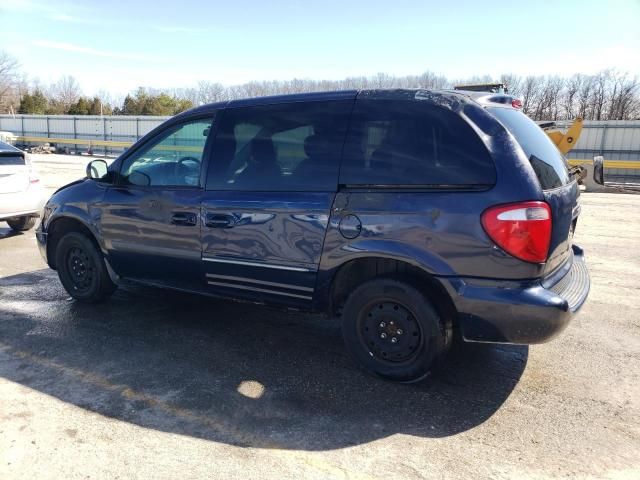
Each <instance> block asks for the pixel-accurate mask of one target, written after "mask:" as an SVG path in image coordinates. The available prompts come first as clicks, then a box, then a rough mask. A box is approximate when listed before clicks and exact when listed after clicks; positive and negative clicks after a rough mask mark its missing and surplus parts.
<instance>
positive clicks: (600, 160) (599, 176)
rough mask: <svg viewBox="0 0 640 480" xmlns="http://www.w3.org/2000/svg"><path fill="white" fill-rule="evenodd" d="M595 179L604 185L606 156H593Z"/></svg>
mask: <svg viewBox="0 0 640 480" xmlns="http://www.w3.org/2000/svg"><path fill="white" fill-rule="evenodd" d="M593 181H594V182H596V183H597V184H599V185H604V157H603V156H601V155H598V156H596V157H593Z"/></svg>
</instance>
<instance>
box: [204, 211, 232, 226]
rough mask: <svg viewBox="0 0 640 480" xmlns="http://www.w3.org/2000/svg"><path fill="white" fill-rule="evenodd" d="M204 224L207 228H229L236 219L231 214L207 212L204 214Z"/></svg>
mask: <svg viewBox="0 0 640 480" xmlns="http://www.w3.org/2000/svg"><path fill="white" fill-rule="evenodd" d="M204 224H205V226H207V227H209V228H231V227H233V226H234V225H235V224H236V220H235V218H234V217H233V215H216V214H211V213H209V214H207V216H206V219H205V223H204Z"/></svg>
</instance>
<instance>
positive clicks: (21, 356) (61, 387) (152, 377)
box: [0, 157, 640, 480]
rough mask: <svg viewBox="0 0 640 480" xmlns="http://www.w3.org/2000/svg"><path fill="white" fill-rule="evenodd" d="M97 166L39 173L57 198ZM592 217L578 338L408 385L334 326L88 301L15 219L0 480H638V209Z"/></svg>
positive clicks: (213, 306) (4, 321)
mask: <svg viewBox="0 0 640 480" xmlns="http://www.w3.org/2000/svg"><path fill="white" fill-rule="evenodd" d="M85 161H86V158H84V159H80V158H75V159H74V158H69V157H65V158H55V157H38V159H37V165H38V167H39V169H40V171H41V173H42V178H43V181H44V183H45V185H46V186H47V187H49V188H54V187H56V186H58V185H60V184H62V183H64V182H65V181H68V180H70V179H73V178H74V177H76V176H78V175H81V173H82V171H83V169H84V163H85ZM63 162H66V163H63ZM582 205H583V213H582V216H581V218H580V221H579V224H578V228H577V233H576V237H575V241H576V242H577V243H579V244H580V245H582V246H583V247H584V248H585V249H586V252H587V260H588V263H589V267H590V271H591V276H592V291H591V295H590V297H589V300H588V301H587V304H586V305H585V306H584V308H583V310H582V312H581V314H580V315H579V316H578V317H577V318H576V319H575V320H574V322H573V323H572V324H571V325H570V326H569V327H568V329H567V330H566V331H565V332H564V334H563V335H562V336H560V337H559V338H558V339H556V340H554V341H553V342H551V343H549V344H546V345H539V346H532V347H525V346H492V345H467V346H466V348H462V349H458V350H456V351H454V352H453V353H452V355H451V358H450V360H449V363H448V365H447V368H446V370H445V372H444V373H442V374H441V375H439V376H437V377H435V378H431V379H429V380H428V381H426V382H424V383H422V384H419V385H410V386H406V385H394V384H390V383H386V382H383V381H380V380H376V379H374V378H371V377H369V376H367V375H365V374H363V373H362V372H360V371H359V370H358V369H357V368H356V367H355V366H354V365H353V364H352V363H351V362H350V360H349V359H348V358H347V356H346V353H345V351H344V350H343V347H342V344H341V338H340V332H339V325H338V323H337V322H336V321H327V320H324V319H321V318H316V317H309V316H304V315H294V314H286V313H282V312H278V311H272V310H266V309H260V308H257V307H252V306H246V305H240V304H234V303H231V302H222V301H213V300H210V299H205V298H200V297H194V296H191V295H186V294H178V293H167V292H164V291H158V290H154V289H151V288H141V287H135V288H134V287H130V288H126V289H121V290H119V291H118V293H117V294H116V295H115V296H114V298H113V299H112V300H111V301H110V302H109V303H107V304H105V305H102V306H98V307H95V306H86V305H79V304H76V303H74V302H72V301H70V300H69V299H68V296H67V295H66V294H65V292H64V291H63V289H62V287H61V286H60V284H59V282H58V280H57V276H56V274H55V272H52V271H50V270H48V269H47V268H46V266H45V265H44V263H43V261H42V260H41V258H40V256H39V254H38V252H37V249H36V245H35V238H34V234H33V231H30V232H27V233H25V234H22V235H13V234H11V233H10V231H9V229H8V228H6V224H3V223H0V478H1V479H3V480H6V479H13V478H21V479H22V478H48V479H49V478H50V479H60V478H68V479H75V478H83V479H84V478H123V479H124V478H127V479H128V478H156V479H160V478H185V479H186V478H243V479H252V478H255V479H264V478H269V479H270V478H273V479H289V478H290V479H299V478H318V479H321V478H357V479H360V478H550V477H577V478H616V479H618V478H640V378H639V377H640V298H639V294H640V277H639V275H638V274H639V273H640V249H639V247H640V196H632V195H616V194H606V193H605V194H601V193H598V194H595V193H592V194H584V195H583V196H582Z"/></svg>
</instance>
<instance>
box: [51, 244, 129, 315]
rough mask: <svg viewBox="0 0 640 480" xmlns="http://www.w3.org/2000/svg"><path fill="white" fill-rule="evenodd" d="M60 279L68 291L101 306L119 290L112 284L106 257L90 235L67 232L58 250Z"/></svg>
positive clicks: (56, 255)
mask: <svg viewBox="0 0 640 480" xmlns="http://www.w3.org/2000/svg"><path fill="white" fill-rule="evenodd" d="M55 260H56V268H57V270H58V277H59V278H60V282H61V283H62V286H63V287H64V289H65V290H66V291H67V292H68V293H69V295H71V296H72V297H73V298H75V299H76V300H78V301H81V302H84V303H98V302H101V301H104V300H106V299H107V298H109V297H110V296H111V294H112V293H113V292H114V291H115V289H116V288H117V286H116V284H115V283H113V282H112V281H111V278H110V277H109V272H108V271H107V267H106V265H105V263H104V259H103V257H102V254H101V253H100V251H99V250H98V248H97V247H96V245H95V244H94V243H93V242H92V241H91V239H89V238H88V237H87V236H86V235H84V234H82V233H79V232H70V233H67V234H66V235H65V236H64V237H62V238H61V239H60V241H59V242H58V245H57V247H56V251H55Z"/></svg>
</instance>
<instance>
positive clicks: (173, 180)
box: [120, 119, 212, 187]
mask: <svg viewBox="0 0 640 480" xmlns="http://www.w3.org/2000/svg"><path fill="white" fill-rule="evenodd" d="M211 124H212V120H206V119H199V120H196V121H193V122H188V123H183V124H182V125H176V126H175V127H173V128H171V129H170V130H168V131H166V132H164V133H163V134H161V135H160V136H159V137H158V138H157V139H156V140H155V141H154V142H153V143H152V144H151V145H149V146H148V147H146V148H145V149H144V150H142V151H140V152H138V153H136V154H134V155H132V156H131V157H129V158H127V159H126V160H125V161H124V163H123V164H122V169H121V171H120V173H121V176H122V178H123V179H124V183H125V184H127V185H140V186H158V185H162V186H174V187H197V186H198V185H199V184H200V167H201V164H202V156H203V152H204V145H205V142H206V141H207V136H208V135H209V131H210V129H211Z"/></svg>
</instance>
